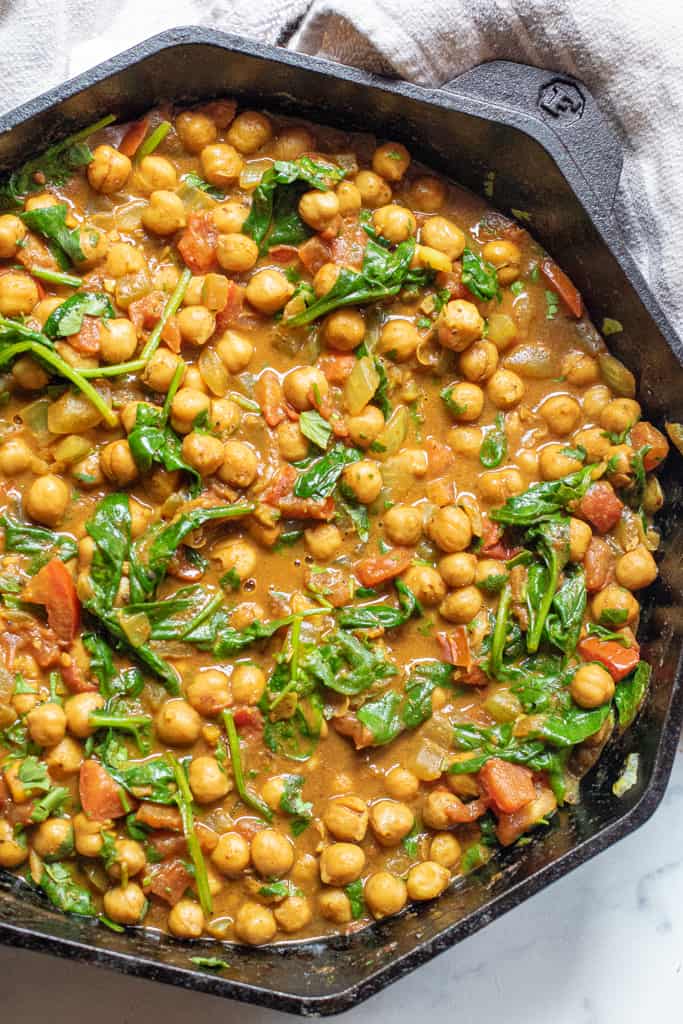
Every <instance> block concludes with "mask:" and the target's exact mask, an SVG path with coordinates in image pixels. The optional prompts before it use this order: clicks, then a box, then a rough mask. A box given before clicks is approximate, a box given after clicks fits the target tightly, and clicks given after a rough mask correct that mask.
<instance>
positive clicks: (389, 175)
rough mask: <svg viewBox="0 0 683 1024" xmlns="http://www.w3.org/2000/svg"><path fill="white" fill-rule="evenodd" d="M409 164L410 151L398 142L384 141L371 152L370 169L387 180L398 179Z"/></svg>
mask: <svg viewBox="0 0 683 1024" xmlns="http://www.w3.org/2000/svg"><path fill="white" fill-rule="evenodd" d="M409 166H410V153H409V152H408V150H407V149H406V147H405V146H402V145H401V143H400V142H385V143H384V144H383V145H382V146H378V147H377V149H376V150H375V152H374V153H373V154H372V169H373V171H374V172H375V174H380V175H381V176H382V177H383V178H386V180H387V181H400V180H401V178H402V177H403V175H404V174H405V173H406V171H407V170H408V167H409Z"/></svg>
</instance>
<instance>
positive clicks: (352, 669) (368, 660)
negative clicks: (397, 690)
mask: <svg viewBox="0 0 683 1024" xmlns="http://www.w3.org/2000/svg"><path fill="white" fill-rule="evenodd" d="M304 668H305V670H306V671H307V672H308V673H309V674H310V675H311V676H312V677H313V678H314V679H316V680H317V681H318V682H319V683H321V684H322V685H323V686H327V687H328V688H329V689H330V690H334V691H335V692H336V693H343V694H345V695H346V696H354V695H355V694H358V693H362V692H363V691H364V690H368V689H369V688H370V687H371V686H372V685H373V684H374V683H376V682H377V681H378V680H380V679H387V678H389V677H390V676H394V675H396V672H397V669H396V666H395V665H394V663H393V662H391V661H389V660H388V659H387V658H386V656H385V652H384V651H383V649H382V648H381V647H379V646H377V647H372V646H370V645H369V644H365V643H363V641H362V640H359V639H358V638H357V637H355V636H353V635H352V634H351V633H345V632H344V631H343V630H339V631H338V632H336V633H334V634H333V635H332V636H331V637H330V638H329V639H328V640H327V641H326V642H325V643H323V644H320V645H319V646H318V647H315V648H314V649H313V650H312V651H311V652H310V653H309V654H308V656H307V657H306V658H305V659H304Z"/></svg>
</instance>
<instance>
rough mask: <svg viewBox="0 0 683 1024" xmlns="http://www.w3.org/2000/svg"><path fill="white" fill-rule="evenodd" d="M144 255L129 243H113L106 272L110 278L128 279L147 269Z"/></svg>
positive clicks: (108, 255) (110, 247)
mask: <svg viewBox="0 0 683 1024" xmlns="http://www.w3.org/2000/svg"><path fill="white" fill-rule="evenodd" d="M145 266H146V264H145V257H144V253H143V252H142V251H141V250H140V249H136V248H135V246H134V245H131V244H130V243H129V242H112V244H111V245H110V246H109V250H108V252H107V262H106V264H105V272H106V274H107V276H108V277H117V278H118V277H127V276H128V275H129V274H137V273H139V272H140V271H141V270H144V269H145Z"/></svg>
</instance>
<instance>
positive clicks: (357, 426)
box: [346, 405, 384, 448]
mask: <svg viewBox="0 0 683 1024" xmlns="http://www.w3.org/2000/svg"><path fill="white" fill-rule="evenodd" d="M346 425H347V427H348V428H349V437H350V438H351V441H352V442H353V444H355V445H356V447H358V448H369V447H370V446H371V444H372V442H373V441H374V440H375V439H376V438H378V437H379V435H380V434H381V433H382V431H383V430H384V416H383V415H382V412H381V410H380V409H378V408H377V406H376V405H366V406H365V408H364V409H362V410H361V412H359V413H358V415H357V416H348V417H347V419H346Z"/></svg>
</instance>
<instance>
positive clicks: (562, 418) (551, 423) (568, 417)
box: [538, 395, 581, 435]
mask: <svg viewBox="0 0 683 1024" xmlns="http://www.w3.org/2000/svg"><path fill="white" fill-rule="evenodd" d="M538 411H539V412H540V414H541V416H542V417H543V419H544V420H545V421H546V423H547V424H548V427H549V428H550V430H552V431H553V433H554V434H560V435H565V434H571V432H572V431H573V430H574V429H575V427H576V425H577V423H578V422H579V420H580V419H581V406H580V405H579V403H578V402H577V401H576V399H575V398H572V396H571V395H552V396H551V397H550V398H546V400H545V402H543V404H542V405H541V407H540V409H539V410H538Z"/></svg>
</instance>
